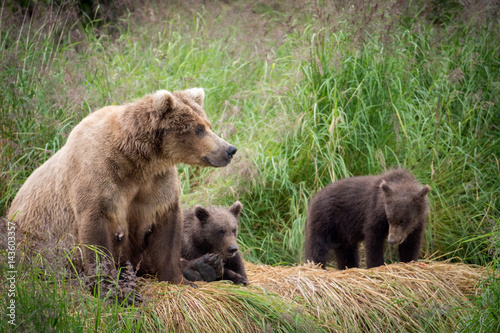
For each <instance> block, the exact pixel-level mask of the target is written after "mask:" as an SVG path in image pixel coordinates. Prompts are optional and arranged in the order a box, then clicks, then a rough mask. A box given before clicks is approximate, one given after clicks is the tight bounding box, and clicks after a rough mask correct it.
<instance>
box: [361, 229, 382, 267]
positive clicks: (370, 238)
mask: <svg viewBox="0 0 500 333" xmlns="http://www.w3.org/2000/svg"><path fill="white" fill-rule="evenodd" d="M377 236H378V235H366V239H365V254H366V268H372V267H378V266H381V265H383V264H384V242H385V238H384V237H383V236H382V238H380V236H378V237H377Z"/></svg>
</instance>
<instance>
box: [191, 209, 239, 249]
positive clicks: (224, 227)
mask: <svg viewBox="0 0 500 333" xmlns="http://www.w3.org/2000/svg"><path fill="white" fill-rule="evenodd" d="M242 207H243V205H242V204H241V202H239V201H236V202H235V203H234V204H233V205H232V206H231V207H229V208H221V207H212V208H204V207H202V206H200V205H196V206H195V208H194V216H195V218H196V219H197V220H198V221H199V225H200V231H199V232H198V235H199V236H201V238H202V239H203V243H204V246H205V247H206V250H207V252H208V253H216V254H220V255H221V256H223V257H224V258H231V257H234V255H235V254H236V252H237V251H238V244H237V242H236V236H237V235H238V216H239V215H240V212H241V209H242Z"/></svg>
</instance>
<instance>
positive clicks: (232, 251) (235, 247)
mask: <svg viewBox="0 0 500 333" xmlns="http://www.w3.org/2000/svg"><path fill="white" fill-rule="evenodd" d="M227 251H228V252H229V253H235V252H236V251H238V247H237V246H230V247H228V248H227Z"/></svg>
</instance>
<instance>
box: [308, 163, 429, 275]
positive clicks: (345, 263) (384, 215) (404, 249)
mask: <svg viewBox="0 0 500 333" xmlns="http://www.w3.org/2000/svg"><path fill="white" fill-rule="evenodd" d="M428 192H429V187H428V186H427V185H426V186H424V187H422V185H420V184H419V183H418V182H417V181H416V180H415V178H414V177H413V176H412V175H411V174H410V173H408V172H407V171H405V170H403V169H395V170H392V171H389V172H387V173H385V174H382V175H378V176H362V177H353V178H346V179H341V180H338V181H336V182H334V183H332V184H330V185H328V186H327V187H325V188H324V189H322V190H321V191H319V192H318V193H317V194H316V195H315V196H314V198H313V199H312V201H311V203H310V205H309V215H308V218H307V222H306V236H305V238H306V239H305V252H306V260H309V261H312V262H314V263H321V264H323V268H324V267H325V265H326V262H327V260H328V256H329V252H330V250H331V249H332V248H333V250H334V252H335V257H336V261H337V267H338V268H339V269H345V268H350V267H358V266H359V252H358V244H359V243H360V242H361V241H363V240H364V241H365V253H366V265H367V267H368V268H371V267H376V266H380V265H383V264H384V244H385V239H386V238H388V241H389V243H392V244H399V259H400V260H401V261H403V262H410V261H412V260H417V259H418V255H419V252H420V245H421V241H422V233H423V230H424V227H425V223H426V217H427V211H428V202H427V196H426V195H427V193H428Z"/></svg>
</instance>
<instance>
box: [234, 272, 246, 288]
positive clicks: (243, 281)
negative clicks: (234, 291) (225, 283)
mask: <svg viewBox="0 0 500 333" xmlns="http://www.w3.org/2000/svg"><path fill="white" fill-rule="evenodd" d="M232 281H233V283H234V284H242V285H244V286H248V285H249V284H250V282H248V280H247V278H246V277H244V276H242V275H240V274H236V276H235V277H234V278H233V279H232Z"/></svg>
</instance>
